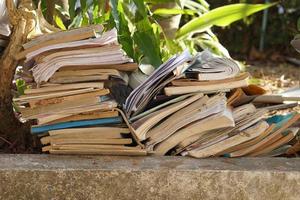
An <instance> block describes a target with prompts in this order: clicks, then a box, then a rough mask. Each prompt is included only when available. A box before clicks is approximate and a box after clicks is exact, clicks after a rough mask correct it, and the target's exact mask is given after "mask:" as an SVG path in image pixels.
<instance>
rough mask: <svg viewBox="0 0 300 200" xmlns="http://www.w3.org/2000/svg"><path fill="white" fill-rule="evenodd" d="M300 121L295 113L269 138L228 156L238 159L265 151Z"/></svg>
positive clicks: (281, 123)
mask: <svg viewBox="0 0 300 200" xmlns="http://www.w3.org/2000/svg"><path fill="white" fill-rule="evenodd" d="M299 119H300V115H299V114H295V113H294V114H289V115H287V116H285V117H284V118H283V119H282V120H281V121H280V122H278V123H277V124H276V127H275V129H274V130H273V131H272V133H270V134H269V135H268V136H267V137H265V138H264V139H262V140H260V141H259V142H258V143H256V144H254V145H252V146H249V147H247V148H244V149H241V150H237V151H234V152H231V153H230V154H229V155H228V156H229V157H238V156H243V155H248V154H251V153H252V152H255V151H259V150H262V149H264V148H265V147H267V146H269V145H271V144H272V143H274V142H275V141H276V140H278V139H280V138H281V137H282V135H281V132H283V131H285V130H286V129H287V128H288V127H290V126H291V125H292V124H293V123H295V122H296V121H297V120H299Z"/></svg>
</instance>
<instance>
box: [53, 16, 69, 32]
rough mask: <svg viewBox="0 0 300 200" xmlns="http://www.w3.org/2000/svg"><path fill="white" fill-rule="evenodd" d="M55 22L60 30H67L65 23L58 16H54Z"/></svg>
mask: <svg viewBox="0 0 300 200" xmlns="http://www.w3.org/2000/svg"><path fill="white" fill-rule="evenodd" d="M54 21H55V23H56V25H57V26H58V27H59V28H60V29H62V30H67V29H66V27H65V25H64V23H63V21H62V19H61V18H60V17H59V16H58V15H55V16H54Z"/></svg>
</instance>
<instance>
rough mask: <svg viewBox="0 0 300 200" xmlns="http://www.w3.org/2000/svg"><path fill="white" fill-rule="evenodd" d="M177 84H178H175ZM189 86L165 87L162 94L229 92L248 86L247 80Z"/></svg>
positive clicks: (194, 83)
mask: <svg viewBox="0 0 300 200" xmlns="http://www.w3.org/2000/svg"><path fill="white" fill-rule="evenodd" d="M175 84H178V83H175ZM190 84H191V85H185V86H169V87H165V89H164V92H165V94H166V95H168V96H171V95H182V94H187V93H193V92H208V91H218V90H219V91H222V90H230V89H234V88H239V87H245V86H247V85H248V82H247V78H245V79H242V80H235V81H231V82H223V83H205V84H203V83H200V82H193V84H192V83H190Z"/></svg>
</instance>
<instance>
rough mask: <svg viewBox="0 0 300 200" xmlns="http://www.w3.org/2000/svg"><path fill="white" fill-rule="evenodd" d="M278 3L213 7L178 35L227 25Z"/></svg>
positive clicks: (182, 29)
mask: <svg viewBox="0 0 300 200" xmlns="http://www.w3.org/2000/svg"><path fill="white" fill-rule="evenodd" d="M275 4H277V3H270V4H243V3H240V4H231V5H227V6H222V7H219V8H216V9H213V10H211V11H209V12H207V13H205V14H203V15H202V16H200V17H197V18H195V19H193V20H191V21H190V22H188V23H187V24H185V25H184V26H183V27H182V28H180V29H179V30H178V32H177V37H183V36H186V35H190V34H192V33H194V32H196V31H197V32H203V31H205V30H206V29H208V28H210V27H211V26H213V25H215V26H222V27H224V26H227V25H229V24H231V23H232V22H235V21H237V20H240V19H243V18H245V17H247V16H249V15H251V14H253V13H256V12H258V11H261V10H264V9H267V8H269V7H271V6H274V5H275Z"/></svg>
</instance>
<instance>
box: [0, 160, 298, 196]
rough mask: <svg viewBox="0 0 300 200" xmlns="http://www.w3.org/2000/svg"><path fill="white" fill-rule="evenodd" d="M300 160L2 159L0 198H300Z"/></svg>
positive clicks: (0, 166) (0, 165)
mask: <svg viewBox="0 0 300 200" xmlns="http://www.w3.org/2000/svg"><path fill="white" fill-rule="evenodd" d="M299 189H300V159H286V158H242V159H204V160H196V159H192V158H184V157H108V156H107V157H91V156H81V157H77V156H53V155H0V199H5V200H8V199H14V200H15V199H83V200H85V199H112V200H115V199H130V200H132V199H172V200H173V199H226V200H227V199H237V200H240V199H255V200H260V199H262V200H266V199H272V200H276V199H278V200H279V199H280V200H282V199H295V200H296V199H297V200H298V199H300V190H299Z"/></svg>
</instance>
